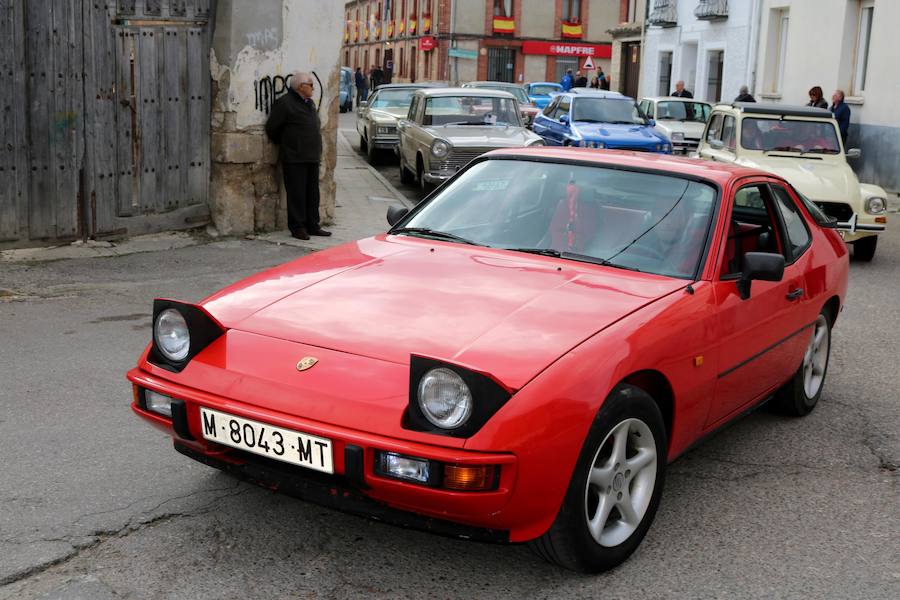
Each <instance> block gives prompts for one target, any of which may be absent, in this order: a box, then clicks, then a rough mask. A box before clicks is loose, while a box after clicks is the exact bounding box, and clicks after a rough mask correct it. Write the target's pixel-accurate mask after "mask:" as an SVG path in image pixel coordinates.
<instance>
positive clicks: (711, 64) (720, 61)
mask: <svg viewBox="0 0 900 600" xmlns="http://www.w3.org/2000/svg"><path fill="white" fill-rule="evenodd" d="M707 58H708V60H707V62H706V98H705V100H707V101H708V102H720V101H721V100H722V70H723V66H724V64H725V51H724V50H713V51H711V52H710V53H709V54H707Z"/></svg>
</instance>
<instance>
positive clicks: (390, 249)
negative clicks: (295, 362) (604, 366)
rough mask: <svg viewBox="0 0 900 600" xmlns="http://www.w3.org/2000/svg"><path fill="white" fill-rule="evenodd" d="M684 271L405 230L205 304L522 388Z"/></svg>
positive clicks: (390, 358) (227, 321)
mask: <svg viewBox="0 0 900 600" xmlns="http://www.w3.org/2000/svg"><path fill="white" fill-rule="evenodd" d="M684 283H685V282H683V281H681V280H677V279H672V278H667V277H660V276H654V275H647V274H641V273H635V272H630V271H624V270H621V269H615V268H612V267H601V266H598V265H589V264H585V263H577V262H570V261H562V260H559V259H553V258H547V257H541V256H536V255H530V254H523V253H513V252H505V251H499V250H493V249H488V248H481V247H476V246H466V245H461V244H452V243H446V242H438V241H432V240H424V239H421V238H412V237H406V236H386V235H383V236H378V237H375V238H368V239H365V240H360V241H358V242H353V243H350V244H345V245H343V246H339V247H337V248H333V249H331V250H326V251H322V252H318V253H316V254H314V255H311V256H309V257H305V258H303V259H300V260H298V261H294V262H292V263H289V264H287V265H284V266H282V267H279V268H277V269H273V270H270V271H267V272H264V273H260V274H258V275H256V276H254V277H251V278H250V279H248V280H245V281H242V282H239V283H237V284H235V285H234V286H232V287H231V288H226V289H225V290H222V291H221V292H219V293H218V294H216V295H215V296H213V297H211V298H209V299H207V300H206V301H204V302H203V306H204V307H205V308H206V310H207V311H209V313H210V314H211V315H212V316H213V317H215V318H216V319H218V320H219V321H220V322H221V323H222V324H223V325H224V326H225V327H227V328H230V329H234V330H239V331H245V332H249V333H254V334H259V335H264V336H268V337H271V338H278V339H282V340H288V341H292V342H297V343H302V344H307V345H310V346H315V347H319V348H326V349H329V350H335V351H339V352H343V353H347V354H352V355H357V356H364V357H369V358H373V359H378V360H383V361H387V362H391V363H395V364H402V365H406V364H408V363H409V358H410V355H412V354H416V355H423V356H429V357H433V358H437V359H442V360H447V361H451V362H454V363H457V364H460V365H468V366H470V367H472V368H476V369H478V370H479V371H482V372H487V373H490V374H492V375H493V376H494V377H496V378H497V379H498V380H499V381H501V382H503V383H504V384H505V385H507V386H508V387H509V388H511V389H519V388H520V387H522V386H523V385H525V384H526V383H527V382H528V381H529V380H530V379H531V378H533V377H534V376H535V375H536V374H538V373H540V372H541V371H542V370H543V369H544V368H546V367H547V366H548V365H549V364H550V363H552V362H553V361H555V360H556V359H557V358H559V357H560V356H561V355H563V354H564V353H566V352H567V351H569V350H570V349H571V348H573V347H574V346H576V345H578V344H579V343H581V342H582V341H583V340H585V339H587V338H588V337H590V336H591V335H593V334H594V333H596V332H598V331H600V330H602V329H604V328H606V327H608V326H609V325H611V324H613V323H614V322H616V321H618V320H619V319H621V318H623V317H625V316H626V315H628V314H630V313H632V312H634V311H636V310H638V309H640V308H641V307H643V306H645V305H647V304H649V303H651V302H653V301H654V300H656V299H658V298H660V297H662V296H664V295H666V294H669V293H672V292H674V291H676V290H678V289H680V288H683V287H684Z"/></svg>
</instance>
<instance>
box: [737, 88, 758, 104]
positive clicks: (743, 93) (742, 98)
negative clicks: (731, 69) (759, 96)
mask: <svg viewBox="0 0 900 600" xmlns="http://www.w3.org/2000/svg"><path fill="white" fill-rule="evenodd" d="M734 101H735V102H756V98H754V97H753V95H752V94H750V88H748V87H747V86H746V85H742V86H741V90H740V93H738V95H737V98H735V99H734Z"/></svg>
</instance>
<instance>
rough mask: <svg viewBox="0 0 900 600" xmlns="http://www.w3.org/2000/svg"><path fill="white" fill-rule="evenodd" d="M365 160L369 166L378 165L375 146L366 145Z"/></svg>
mask: <svg viewBox="0 0 900 600" xmlns="http://www.w3.org/2000/svg"><path fill="white" fill-rule="evenodd" d="M366 159H367V160H368V161H369V164H370V165H375V164H378V149H377V148H376V147H375V144H366Z"/></svg>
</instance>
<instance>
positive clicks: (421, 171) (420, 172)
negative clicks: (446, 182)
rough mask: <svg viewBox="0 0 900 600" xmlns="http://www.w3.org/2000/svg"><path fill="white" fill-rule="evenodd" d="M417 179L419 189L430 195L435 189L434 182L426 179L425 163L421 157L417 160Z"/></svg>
mask: <svg viewBox="0 0 900 600" xmlns="http://www.w3.org/2000/svg"><path fill="white" fill-rule="evenodd" d="M416 179H418V181H419V189H420V190H422V194H424V195H428V194H429V193H430V192H431V190H433V189H434V186H433V185H432V184H430V183H428V182H427V181H425V164H424V163H423V162H422V159H421V158H420V159H418V160H417V161H416Z"/></svg>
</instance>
